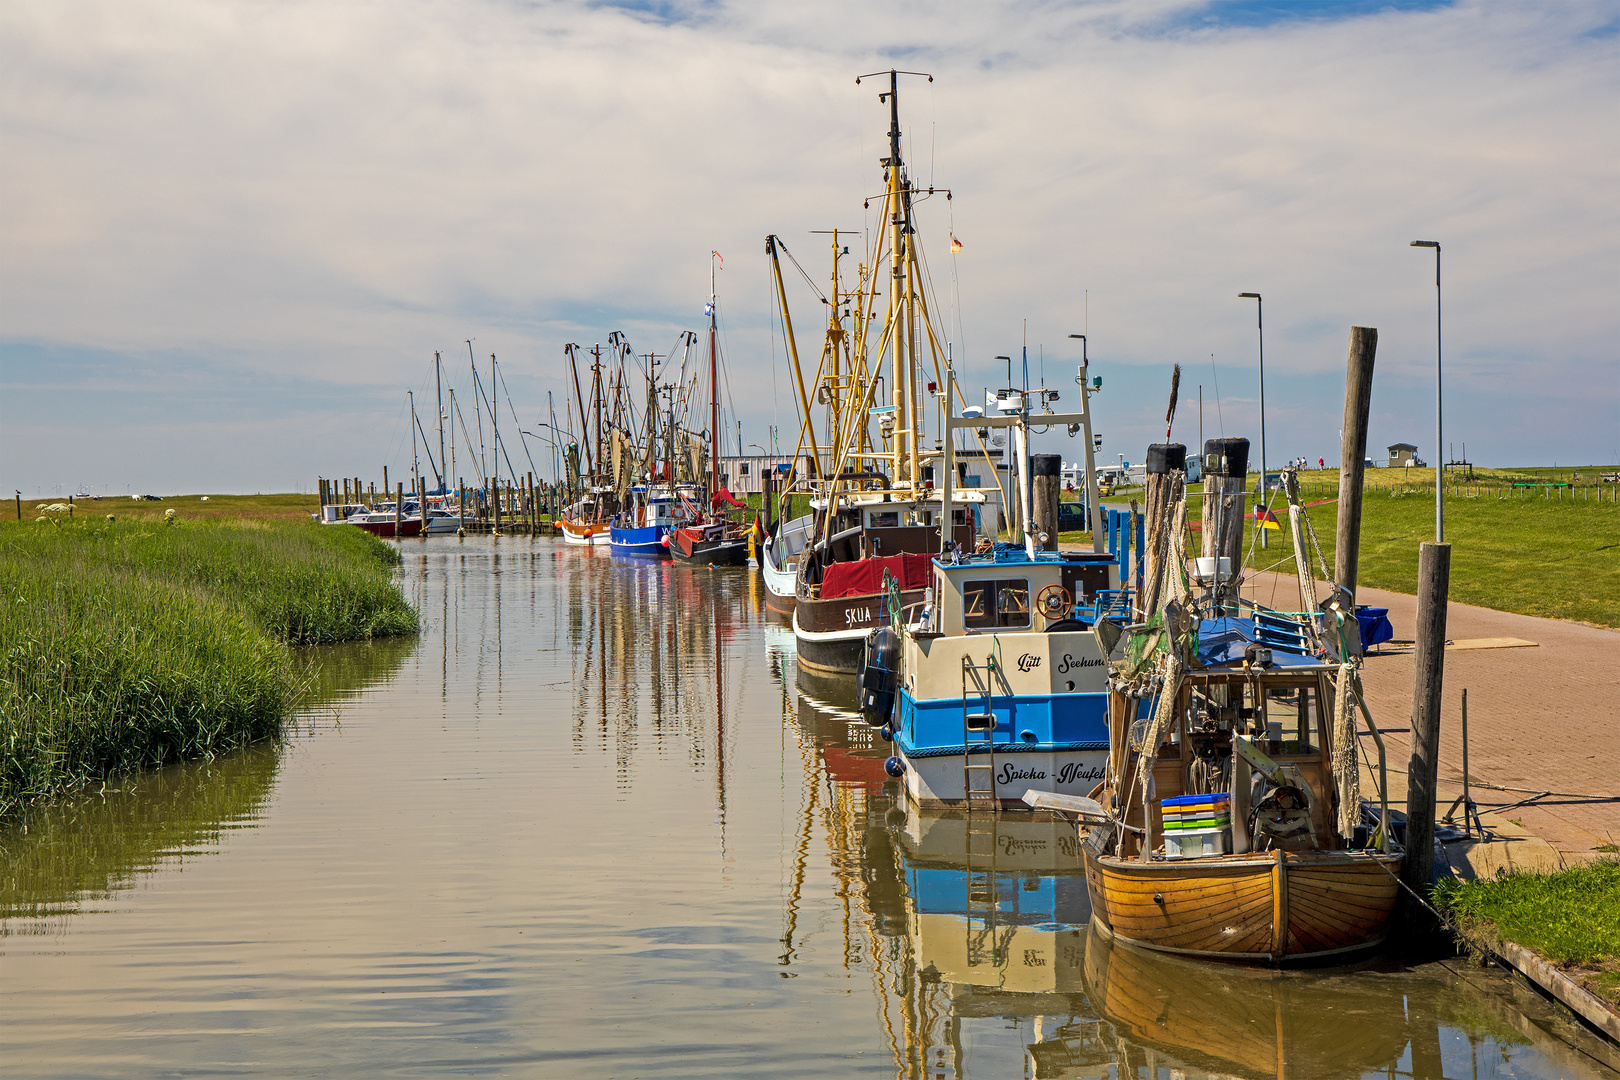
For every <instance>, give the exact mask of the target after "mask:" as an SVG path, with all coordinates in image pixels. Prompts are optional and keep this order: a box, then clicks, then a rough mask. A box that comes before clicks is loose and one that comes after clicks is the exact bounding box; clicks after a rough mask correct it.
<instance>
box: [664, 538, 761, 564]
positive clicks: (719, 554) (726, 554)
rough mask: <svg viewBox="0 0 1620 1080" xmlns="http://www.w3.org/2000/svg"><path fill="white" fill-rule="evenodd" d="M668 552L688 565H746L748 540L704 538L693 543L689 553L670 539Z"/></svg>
mask: <svg viewBox="0 0 1620 1080" xmlns="http://www.w3.org/2000/svg"><path fill="white" fill-rule="evenodd" d="M669 553H670V555H672V556H673V557H674V559H675V561H676V562H678V563H685V564H686V565H688V566H747V565H748V540H747V538H743V539H741V540H705V541H703V542H701V543H698V544H695V545H693V548H692V551H691V552H690V553H688V552H685V551H683V550H681V548H680V546H679V545H678V544H676V543H674V542H673V541H672V542H671V543H670V545H669Z"/></svg>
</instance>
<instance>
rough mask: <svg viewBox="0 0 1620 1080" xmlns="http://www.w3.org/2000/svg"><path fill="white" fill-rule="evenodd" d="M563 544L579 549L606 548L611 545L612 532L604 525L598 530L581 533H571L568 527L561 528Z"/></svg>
mask: <svg viewBox="0 0 1620 1080" xmlns="http://www.w3.org/2000/svg"><path fill="white" fill-rule="evenodd" d="M562 535H563V543H565V544H575V545H577V546H579V547H607V546H608V545H610V544H612V543H613V531H612V530H611V529H609V528H608V527H607V526H606V525H603V526H602V527H601V528H600V529H589V530H585V531H581V532H575V531H573V530H572V529H571V528H570V527H569V526H567V525H564V526H563V527H562Z"/></svg>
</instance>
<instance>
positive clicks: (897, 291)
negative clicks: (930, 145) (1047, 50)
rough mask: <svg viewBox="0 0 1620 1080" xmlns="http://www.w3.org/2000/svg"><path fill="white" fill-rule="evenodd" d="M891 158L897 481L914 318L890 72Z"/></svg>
mask: <svg viewBox="0 0 1620 1080" xmlns="http://www.w3.org/2000/svg"><path fill="white" fill-rule="evenodd" d="M888 98H889V156H888V158H887V159H886V160H885V161H884V164H885V165H887V166H888V171H889V184H888V199H887V200H886V201H887V203H888V207H889V318H890V319H891V320H892V321H893V325H894V339H893V342H892V347H893V349H894V361H893V363H892V365H891V366H890V379H889V385H890V397H889V403H890V405H892V406H893V411H892V412H891V413H890V414H889V416H890V422H891V425H892V426H891V428H890V439H891V442H890V444H889V449H890V451H891V452H892V454H893V459H892V460H893V462H894V465H893V470H894V479H896V480H900V479H909V478H910V477H909V470H908V466H909V465H910V459H909V456H908V455H906V453H905V445H906V439H905V429H906V428H907V427H909V426H910V424H909V423H907V415H906V414H907V402H906V398H907V393H906V391H907V390H908V389H909V386H908V379H909V376H910V372H909V371H907V365H906V355H907V344H908V342H909V340H910V337H911V333H910V331H911V319H910V317H909V314H908V312H907V311H906V308H905V302H906V299H907V289H906V227H907V225H908V224H909V222H907V221H906V207H904V206H902V205H901V197H900V191H901V186H902V184H903V183H904V181H903V179H902V177H901V160H900V73H899V72H897V71H892V70H891V71H890V72H889V94H888Z"/></svg>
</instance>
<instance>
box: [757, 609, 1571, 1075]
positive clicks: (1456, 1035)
mask: <svg viewBox="0 0 1620 1080" xmlns="http://www.w3.org/2000/svg"><path fill="white" fill-rule="evenodd" d="M790 648H791V646H790V643H788V642H787V641H786V640H783V641H780V642H775V643H770V642H768V643H767V653H768V654H769V655H770V656H771V657H772V662H773V664H774V665H778V666H777V667H776V668H775V671H776V672H778V673H779V674H778V677H779V678H780V679H781V680H782V682H781V686H782V692H783V695H784V700H783V713H784V721H785V722H787V723H788V725H789V731H790V732H791V733H792V735H793V736H794V737H795V738H796V739H797V741H798V748H799V752H800V757H801V760H802V763H803V766H804V770H805V771H804V790H803V795H802V802H801V818H800V827H799V829H798V831H797V835H796V836H795V837H794V838H793V839H792V841H790V842H791V843H792V844H793V845H794V849H795V850H794V858H793V869H792V874H793V877H792V887H791V888H790V889H789V891H788V898H787V903H786V905H785V910H784V922H783V927H784V929H783V938H782V944H783V952H782V955H781V959H780V962H781V964H782V965H783V971H784V974H785V975H786V974H791V971H792V968H793V966H794V964H795V963H796V962H797V958H798V956H799V953H800V949H801V947H802V942H801V934H802V933H803V930H802V928H801V927H800V925H799V918H798V917H799V914H800V910H801V908H800V902H801V898H802V896H803V895H804V893H805V891H806V889H807V886H806V874H807V872H808V871H807V867H809V866H810V865H811V864H813V863H814V862H815V861H816V858H815V853H814V851H813V847H814V845H815V841H816V838H817V836H818V834H820V835H822V836H824V837H825V842H826V844H827V848H828V851H827V858H828V861H829V863H830V867H831V870H832V873H833V874H834V875H835V876H836V878H837V880H838V890H839V894H840V896H842V897H843V898H844V919H843V923H842V927H841V929H842V933H843V939H844V966H845V968H846V970H848V971H849V972H850V973H851V974H852V975H855V974H858V973H859V972H860V970H861V969H868V970H869V972H870V977H871V980H872V988H873V993H874V997H875V1000H876V1004H877V1020H878V1022H879V1024H880V1025H881V1026H882V1028H883V1031H884V1034H885V1035H886V1037H887V1039H888V1042H889V1046H890V1049H891V1052H892V1053H893V1056H894V1074H895V1076H896V1077H899V1078H902V1080H925V1078H926V1080H934V1078H936V1077H942V1076H943V1077H949V1078H953V1080H954V1078H958V1077H961V1078H972V1077H1002V1076H1028V1077H1035V1078H1040V1080H1046V1078H1053V1080H1057V1078H1065V1080H1081V1078H1088V1080H1089V1078H1098V1080H1102V1078H1109V1080H1114V1078H1122V1077H1144V1078H1145V1077H1166V1076H1173V1077H1183V1078H1188V1080H1199V1078H1205V1077H1209V1078H1215V1077H1220V1078H1230V1077H1244V1078H1249V1077H1255V1078H1258V1077H1267V1078H1272V1077H1309V1078H1312V1080H1316V1078H1321V1080H1334V1078H1340V1077H1345V1078H1349V1077H1370V1076H1386V1075H1389V1074H1390V1071H1391V1070H1393V1071H1394V1072H1395V1074H1396V1075H1400V1076H1409V1077H1415V1076H1421V1077H1449V1078H1454V1080H1462V1078H1469V1080H1472V1078H1473V1077H1476V1076H1478V1077H1487V1076H1489V1077H1508V1076H1524V1075H1546V1074H1549V1070H1550V1071H1551V1073H1557V1074H1561V1075H1568V1076H1588V1075H1598V1074H1599V1072H1600V1070H1599V1069H1598V1068H1597V1067H1596V1066H1595V1065H1594V1064H1593V1063H1592V1061H1591V1060H1590V1059H1588V1058H1584V1057H1583V1055H1581V1054H1580V1053H1578V1052H1577V1051H1575V1050H1572V1049H1570V1048H1568V1047H1566V1046H1564V1045H1563V1044H1562V1043H1561V1042H1559V1040H1558V1039H1557V1038H1554V1037H1552V1033H1553V1032H1554V1031H1555V1030H1557V1029H1559V1026H1560V1024H1561V1023H1563V1022H1562V1021H1559V1020H1558V1019H1557V1018H1556V1016H1555V1015H1554V1014H1553V1012H1552V1010H1551V1009H1550V1007H1546V1006H1542V1005H1539V1004H1538V1003H1537V1002H1536V1001H1535V1000H1534V999H1531V998H1530V997H1529V996H1528V994H1527V993H1519V992H1518V991H1515V990H1513V989H1512V984H1511V983H1510V982H1509V981H1507V980H1504V979H1499V978H1495V977H1487V976H1476V975H1473V974H1468V973H1460V972H1456V971H1452V970H1451V969H1450V968H1448V967H1446V966H1443V965H1426V966H1424V967H1420V968H1415V969H1408V968H1404V967H1401V966H1400V965H1397V964H1393V963H1390V962H1387V961H1367V962H1364V963H1362V964H1361V965H1358V966H1356V967H1353V968H1346V967H1338V968H1330V969H1316V970H1310V969H1307V970H1296V971H1277V970H1272V969H1256V968H1249V967H1245V966H1240V965H1232V964H1223V963H1219V962H1214V961H1204V960H1198V959H1193V958H1182V957H1174V956H1167V955H1160V954H1156V953H1152V952H1149V951H1146V950H1142V949H1137V948H1133V947H1131V946H1129V945H1125V944H1120V943H1110V942H1108V941H1107V940H1106V939H1105V938H1103V937H1102V936H1101V935H1099V934H1098V933H1097V932H1096V931H1095V929H1094V928H1093V927H1092V925H1091V907H1090V902H1089V896H1088V893H1087V889H1086V882H1085V874H1084V868H1083V865H1082V862H1081V851H1080V848H1079V841H1078V836H1077V834H1076V830H1075V828H1074V826H1073V824H1071V823H1067V822H1062V821H1058V820H1055V819H1053V818H1052V817H1050V816H1043V815H1038V814H1033V813H1028V812H1020V811H997V812H977V811H976V812H974V813H973V814H971V815H970V814H968V813H967V812H966V811H965V810H961V809H919V808H918V807H917V806H916V805H915V804H914V803H911V802H910V801H909V800H908V799H907V798H906V797H905V793H904V791H903V789H902V788H901V785H900V782H899V781H897V780H892V779H890V778H889V777H888V776H887V775H885V774H884V772H883V765H882V763H883V759H884V757H885V756H886V755H887V753H889V750H890V744H888V743H886V742H884V741H883V740H882V739H881V737H880V736H879V735H878V734H877V732H876V730H875V729H873V728H871V727H870V726H868V725H867V724H866V723H865V722H864V721H863V719H862V718H861V716H860V714H859V713H858V712H857V711H856V710H855V699H854V688H853V684H852V682H851V681H850V680H847V679H842V680H840V679H824V678H816V677H814V676H809V677H807V676H806V675H805V674H804V672H803V669H800V670H799V673H798V675H797V676H796V677H793V676H792V667H791V666H790V663H789V661H790V659H791V651H790ZM1486 978H1492V979H1494V981H1491V982H1490V983H1488V984H1487V983H1486V982H1484V981H1482V980H1483V979H1486ZM1515 995H1517V996H1515ZM1566 1026H1567V1025H1566Z"/></svg>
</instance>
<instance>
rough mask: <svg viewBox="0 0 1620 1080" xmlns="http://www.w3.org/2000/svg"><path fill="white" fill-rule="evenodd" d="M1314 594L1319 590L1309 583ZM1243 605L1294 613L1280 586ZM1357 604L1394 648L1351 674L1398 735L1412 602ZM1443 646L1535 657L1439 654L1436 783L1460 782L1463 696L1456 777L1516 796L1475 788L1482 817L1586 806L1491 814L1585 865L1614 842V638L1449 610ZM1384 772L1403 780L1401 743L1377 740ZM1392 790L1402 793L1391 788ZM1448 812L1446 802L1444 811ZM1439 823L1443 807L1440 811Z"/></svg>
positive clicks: (1618, 801) (1619, 798) (1617, 689)
mask: <svg viewBox="0 0 1620 1080" xmlns="http://www.w3.org/2000/svg"><path fill="white" fill-rule="evenodd" d="M1318 588H1319V589H1321V592H1320V593H1319V595H1323V596H1325V595H1327V587H1326V586H1325V585H1322V584H1320V583H1319V584H1318ZM1243 592H1244V595H1245V596H1247V597H1250V598H1252V599H1255V600H1258V601H1259V602H1260V603H1263V604H1266V605H1267V606H1270V607H1277V608H1281V609H1283V610H1293V609H1294V608H1296V607H1297V606H1298V603H1299V599H1298V597H1299V592H1298V586H1297V584H1296V583H1295V579H1294V578H1293V577H1292V576H1287V575H1281V574H1261V575H1257V576H1256V578H1255V579H1254V580H1253V581H1252V582H1251V583H1250V584H1248V585H1246V586H1245V588H1244V590H1243ZM1358 600H1359V602H1360V603H1363V604H1368V605H1371V606H1373V607H1387V608H1389V617H1390V621H1391V623H1393V624H1394V627H1395V638H1396V642H1392V643H1389V644H1386V645H1384V646H1383V650H1384V655H1377V654H1373V655H1369V656H1368V657H1367V660H1366V664H1365V666H1364V667H1363V669H1362V681H1363V684H1364V686H1365V687H1366V691H1367V705H1368V708H1369V709H1370V710H1371V711H1372V715H1373V719H1374V720H1376V721H1377V723H1378V726H1379V727H1381V728H1390V727H1394V728H1404V727H1408V726H1410V721H1411V714H1412V652H1411V646H1410V644H1399V643H1400V642H1401V641H1403V640H1404V641H1406V642H1408V643H1409V642H1410V639H1411V637H1412V631H1413V627H1414V626H1415V625H1416V622H1417V598H1416V597H1414V596H1406V595H1403V594H1401V593H1392V592H1385V591H1383V590H1382V589H1369V588H1363V589H1361V590H1360V596H1359V597H1358ZM1446 636H1447V638H1448V639H1449V640H1451V641H1458V640H1460V639H1470V638H1523V639H1525V640H1528V641H1534V642H1536V644H1537V647H1536V648H1510V649H1477V650H1459V649H1448V650H1447V651H1446V662H1445V692H1444V699H1443V700H1444V705H1443V708H1442V712H1441V729H1440V775H1441V778H1442V779H1443V780H1455V781H1459V782H1460V781H1461V779H1462V710H1461V699H1462V691H1463V689H1464V688H1466V689H1467V690H1468V767H1469V773H1470V775H1471V776H1472V777H1473V778H1474V779H1475V780H1476V781H1478V780H1484V781H1487V782H1489V783H1493V784H1499V785H1503V786H1507V787H1519V788H1529V789H1531V790H1529V791H1526V792H1503V791H1492V790H1488V789H1479V788H1476V789H1475V794H1474V801H1475V803H1476V804H1478V806H1479V809H1480V810H1481V811H1482V812H1483V811H1485V810H1488V809H1489V808H1490V807H1492V806H1498V807H1500V806H1505V805H1506V804H1508V803H1512V802H1517V801H1518V800H1520V799H1524V798H1528V797H1529V796H1531V795H1533V794H1535V793H1536V792H1539V791H1546V790H1551V791H1557V792H1573V793H1575V794H1577V795H1585V796H1595V797H1597V798H1598V799H1599V800H1601V801H1587V800H1578V799H1570V798H1560V797H1558V796H1549V797H1547V798H1544V799H1540V800H1537V801H1536V802H1535V803H1533V804H1531V805H1528V806H1522V807H1516V808H1514V809H1511V810H1504V811H1500V812H1499V813H1494V814H1486V815H1485V817H1484V821H1485V822H1486V824H1487V825H1489V824H1490V822H1491V820H1492V819H1493V818H1497V819H1501V818H1503V817H1505V818H1508V819H1516V820H1517V821H1519V822H1520V823H1522V825H1523V827H1524V828H1525V829H1526V830H1528V831H1530V832H1533V833H1535V834H1536V835H1538V836H1540V837H1541V838H1542V839H1544V840H1546V841H1547V842H1548V843H1549V844H1551V845H1552V846H1553V847H1554V848H1555V849H1557V850H1558V852H1559V853H1560V854H1561V855H1562V856H1564V858H1565V859H1566V860H1568V859H1582V858H1588V857H1590V856H1591V855H1592V854H1593V852H1594V850H1595V849H1596V848H1597V847H1598V846H1599V845H1603V844H1615V843H1620V631H1615V630H1606V629H1602V628H1599V627H1594V626H1586V625H1584V624H1581V623H1572V622H1562V621H1559V620H1556V619H1537V618H1533V617H1531V616H1528V615H1510V614H1508V613H1506V612H1501V611H1492V610H1490V609H1488V608H1480V607H1473V606H1470V605H1468V604H1451V605H1450V607H1449V608H1448V609H1447V612H1446ZM1385 741H1386V744H1387V746H1388V750H1389V764H1390V766H1391V767H1392V768H1399V769H1405V768H1406V765H1407V762H1408V760H1409V759H1410V757H1411V743H1410V739H1409V736H1407V735H1397V734H1390V735H1386V736H1385ZM1402 787H1404V785H1402ZM1448 802H1449V800H1448ZM1441 810H1442V812H1444V807H1442V808H1441Z"/></svg>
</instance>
